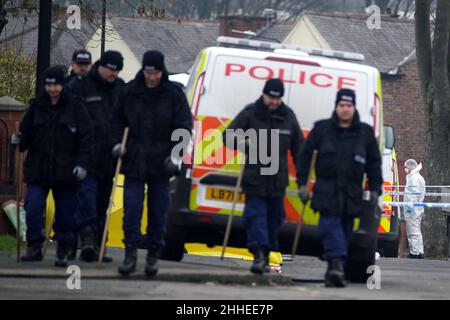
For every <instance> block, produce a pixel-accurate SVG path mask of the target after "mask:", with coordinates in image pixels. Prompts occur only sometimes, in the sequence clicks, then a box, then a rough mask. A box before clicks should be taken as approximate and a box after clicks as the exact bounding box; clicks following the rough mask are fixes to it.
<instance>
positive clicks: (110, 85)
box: [70, 51, 124, 262]
mask: <svg viewBox="0 0 450 320" xmlns="http://www.w3.org/2000/svg"><path fill="white" fill-rule="evenodd" d="M122 68H123V57H122V55H121V54H120V53H119V52H117V51H106V52H105V53H104V54H103V56H102V58H101V59H100V60H99V61H97V62H96V63H95V64H94V65H93V67H92V68H91V70H90V71H89V72H88V74H87V75H86V76H84V77H83V78H82V79H78V80H75V81H72V83H71V85H70V86H71V89H72V93H73V94H74V95H76V96H79V97H81V99H82V101H83V102H84V105H85V106H86V109H87V111H88V113H89V116H90V118H91V121H92V123H93V126H94V146H95V147H94V159H93V163H92V165H90V166H89V167H88V168H87V169H88V176H87V178H86V179H85V180H84V181H83V182H82V184H81V190H80V193H79V196H80V206H79V210H78V211H77V225H78V231H79V236H80V240H81V253H80V259H81V260H83V261H86V262H93V261H95V260H96V259H97V257H98V251H99V250H98V249H99V246H100V243H101V238H102V234H103V228H104V225H105V219H106V210H107V209H108V204H109V198H110V195H111V189H112V180H113V175H114V163H113V157H112V154H111V148H112V141H111V118H112V114H113V110H114V108H116V107H117V103H118V98H119V93H120V89H121V88H122V86H123V84H124V81H123V80H122V79H121V78H119V77H118V74H119V72H120V71H121V70H122ZM103 261H104V262H111V261H112V259H111V258H110V257H108V256H104V257H103Z"/></svg>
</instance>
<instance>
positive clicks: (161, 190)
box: [123, 177, 170, 247]
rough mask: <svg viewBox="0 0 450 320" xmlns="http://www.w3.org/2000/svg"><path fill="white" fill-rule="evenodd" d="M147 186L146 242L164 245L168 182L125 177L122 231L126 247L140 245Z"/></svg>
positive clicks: (153, 244)
mask: <svg viewBox="0 0 450 320" xmlns="http://www.w3.org/2000/svg"><path fill="white" fill-rule="evenodd" d="M146 184H147V187H148V189H147V214H148V221H147V243H148V245H149V247H151V246H157V247H163V246H164V244H165V243H164V236H165V231H166V218H167V212H168V210H169V206H170V193H169V191H170V189H169V181H168V180H164V181H141V180H136V179H131V178H127V177H125V184H124V188H125V190H124V216H123V231H124V234H125V239H124V243H125V245H133V246H137V245H138V244H139V243H141V242H142V235H141V220H142V211H143V207H144V197H145V185H146Z"/></svg>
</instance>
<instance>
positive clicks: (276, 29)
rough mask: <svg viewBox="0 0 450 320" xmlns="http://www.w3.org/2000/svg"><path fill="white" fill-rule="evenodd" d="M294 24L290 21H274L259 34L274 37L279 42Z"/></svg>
mask: <svg viewBox="0 0 450 320" xmlns="http://www.w3.org/2000/svg"><path fill="white" fill-rule="evenodd" d="M294 27H295V25H294V24H292V23H289V24H288V23H274V24H273V25H271V26H270V27H269V28H268V29H267V30H265V31H262V32H261V33H260V34H259V35H260V36H262V37H265V38H271V39H276V40H278V41H280V42H283V40H284V39H285V38H286V37H287V35H288V34H289V32H291V30H292V28H294Z"/></svg>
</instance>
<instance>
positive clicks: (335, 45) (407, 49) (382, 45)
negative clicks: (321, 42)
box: [305, 12, 415, 73]
mask: <svg viewBox="0 0 450 320" xmlns="http://www.w3.org/2000/svg"><path fill="white" fill-rule="evenodd" d="M305 15H306V17H307V18H308V19H309V21H310V22H311V23H312V24H313V25H314V27H315V28H316V29H317V30H318V31H319V33H320V34H321V35H322V37H323V38H324V39H325V40H326V41H327V43H328V44H329V45H330V47H331V49H334V50H341V51H352V52H358V53H362V54H364V56H365V57H366V61H365V62H364V64H368V65H371V66H374V67H376V68H377V69H379V70H380V72H382V73H390V72H391V73H392V71H394V72H395V70H396V69H397V68H398V66H399V64H400V63H401V62H402V61H404V60H405V58H406V57H408V56H410V54H411V52H413V50H414V49H415V26H414V22H413V21H411V20H406V19H395V18H391V17H389V16H382V17H381V29H373V30H371V29H369V28H368V27H367V23H366V21H367V20H368V18H369V16H368V15H361V14H358V15H342V14H318V13H310V12H308V13H305Z"/></svg>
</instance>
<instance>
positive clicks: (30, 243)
mask: <svg viewBox="0 0 450 320" xmlns="http://www.w3.org/2000/svg"><path fill="white" fill-rule="evenodd" d="M44 81H45V89H43V90H41V92H40V94H39V96H38V97H36V99H35V100H33V101H32V102H31V104H30V106H29V108H28V109H27V111H26V113H25V115H24V118H23V120H22V122H21V123H20V133H19V134H18V135H14V136H13V138H12V140H13V141H12V143H14V144H18V145H19V147H20V150H21V151H22V152H23V151H28V153H27V157H26V159H25V162H24V177H25V181H26V183H27V192H26V195H25V210H26V213H27V215H26V223H27V236H26V237H27V252H26V254H25V255H24V256H23V257H22V261H26V262H28V261H40V260H42V244H43V242H44V240H45V236H44V211H45V206H46V201H47V196H48V193H49V191H50V190H51V191H52V193H53V197H54V199H55V207H56V212H55V224H54V230H55V238H56V240H57V242H58V246H57V252H56V256H57V260H56V262H55V266H57V267H65V266H66V265H67V251H68V247H69V245H70V244H71V243H72V242H73V231H74V227H75V221H74V219H75V210H76V207H77V188H78V183H79V181H82V180H84V179H85V178H86V174H87V172H86V168H88V166H89V163H90V162H91V161H92V147H93V142H92V126H91V122H90V119H89V116H88V114H87V111H86V109H85V107H84V105H83V104H82V103H81V101H79V100H78V99H77V98H75V97H73V96H72V95H71V94H70V92H69V90H68V89H67V88H66V87H64V71H63V70H62V69H61V68H59V67H51V68H48V69H47V70H46V71H45V73H44Z"/></svg>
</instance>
